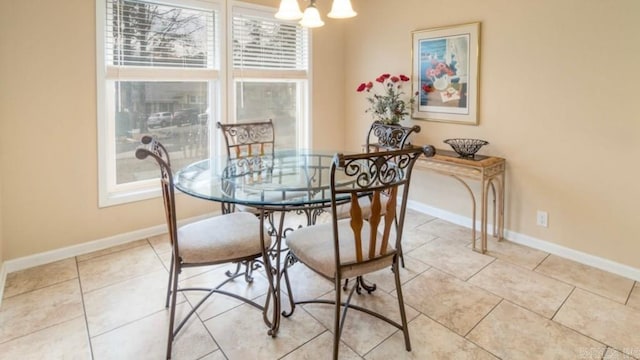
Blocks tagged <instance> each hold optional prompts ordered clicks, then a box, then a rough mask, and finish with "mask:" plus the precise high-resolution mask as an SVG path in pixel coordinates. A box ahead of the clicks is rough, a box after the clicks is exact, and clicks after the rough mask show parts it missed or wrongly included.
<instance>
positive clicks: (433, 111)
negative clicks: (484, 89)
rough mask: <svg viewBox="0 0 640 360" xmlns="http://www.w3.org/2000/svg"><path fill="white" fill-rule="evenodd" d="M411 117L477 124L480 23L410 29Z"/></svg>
mask: <svg viewBox="0 0 640 360" xmlns="http://www.w3.org/2000/svg"><path fill="white" fill-rule="evenodd" d="M412 40H413V54H412V58H413V60H412V61H413V76H412V79H413V80H412V85H413V93H415V92H418V91H419V92H420V95H419V96H418V98H417V100H416V106H415V107H414V109H413V113H412V117H413V118H415V119H425V120H432V121H444V122H452V123H460V124H469V125H477V124H478V89H479V87H478V61H479V58H480V45H479V40H480V23H479V22H476V23H470V24H462V25H455V26H448V27H441V28H435V29H426V30H417V31H414V32H412Z"/></svg>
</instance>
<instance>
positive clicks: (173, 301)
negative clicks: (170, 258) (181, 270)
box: [167, 263, 178, 359]
mask: <svg viewBox="0 0 640 360" xmlns="http://www.w3.org/2000/svg"><path fill="white" fill-rule="evenodd" d="M172 265H173V266H172V267H171V273H172V275H173V276H171V275H169V276H170V277H171V278H172V280H173V282H172V284H171V309H170V310H169V336H168V338H167V359H171V348H172V345H173V338H174V331H173V324H174V321H175V318H176V299H177V298H178V264H176V263H173V264H172Z"/></svg>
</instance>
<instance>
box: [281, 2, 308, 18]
mask: <svg viewBox="0 0 640 360" xmlns="http://www.w3.org/2000/svg"><path fill="white" fill-rule="evenodd" d="M275 17H276V19H281V20H299V19H301V18H302V11H300V6H298V0H281V1H280V8H279V9H278V12H277V13H276V15H275Z"/></svg>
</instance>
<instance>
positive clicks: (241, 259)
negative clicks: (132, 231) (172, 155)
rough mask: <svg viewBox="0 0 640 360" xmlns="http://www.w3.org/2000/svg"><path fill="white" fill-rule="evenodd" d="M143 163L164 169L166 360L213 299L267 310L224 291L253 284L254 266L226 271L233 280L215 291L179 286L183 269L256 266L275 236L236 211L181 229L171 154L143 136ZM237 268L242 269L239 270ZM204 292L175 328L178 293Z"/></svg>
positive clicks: (140, 150)
mask: <svg viewBox="0 0 640 360" xmlns="http://www.w3.org/2000/svg"><path fill="white" fill-rule="evenodd" d="M136 157H137V158H138V159H140V160H145V159H147V158H149V157H150V158H152V159H153V160H155V161H156V162H157V164H158V166H159V167H160V182H161V187H162V197H163V200H164V208H165V216H166V222H167V227H168V232H169V240H170V242H171V247H172V253H171V264H170V268H169V282H168V286H167V297H166V302H165V306H166V307H167V308H170V310H169V311H170V318H169V319H170V320H169V336H168V339H167V359H170V358H171V350H172V344H173V340H174V338H175V336H176V335H177V334H178V332H179V331H180V329H182V327H183V326H184V325H185V323H186V322H187V320H189V318H190V317H191V316H192V315H193V314H194V313H195V312H196V310H197V309H198V308H199V307H200V305H202V304H203V303H204V302H205V301H206V300H207V299H208V298H209V297H210V296H211V295H213V294H215V293H218V294H223V295H227V296H231V297H233V298H235V299H238V300H241V301H244V302H246V303H247V304H249V305H252V306H254V307H256V308H258V309H260V310H262V311H263V316H264V314H265V312H264V311H265V310H264V306H263V305H261V304H258V303H256V302H255V301H253V300H251V299H247V298H244V297H242V296H241V295H238V294H235V293H232V292H228V291H225V290H223V289H222V287H223V286H224V285H225V284H227V283H228V282H230V281H233V280H234V279H235V278H237V277H239V276H244V277H245V280H246V281H248V282H251V279H252V278H251V271H252V270H255V268H256V267H252V266H246V269H247V271H246V272H243V273H240V272H239V271H236V272H235V273H228V274H229V276H228V278H226V279H225V280H224V281H222V282H221V283H220V284H218V285H217V286H215V287H213V288H202V287H198V288H189V287H179V286H178V283H179V281H178V277H179V275H180V273H181V271H182V269H183V268H186V267H198V266H209V265H216V264H224V263H237V264H245V265H246V264H257V263H260V261H261V260H260V259H261V257H262V256H263V254H264V253H265V251H266V250H265V249H268V247H269V246H270V245H271V237H270V236H268V235H267V234H266V231H264V230H262V229H261V228H260V220H259V219H257V218H256V217H255V216H253V215H251V214H248V213H232V214H225V215H220V216H214V217H211V218H208V219H204V220H200V221H196V222H192V223H190V224H187V225H184V226H181V227H179V228H178V226H177V223H176V201H175V190H174V181H173V172H172V170H171V166H170V164H171V162H170V160H169V151H167V148H166V147H165V146H164V145H162V144H161V143H160V142H159V141H157V140H156V139H155V138H153V137H151V136H143V137H142V140H141V144H140V146H138V148H137V149H136ZM238 268H239V266H238ZM185 291H203V292H205V296H204V297H203V298H202V299H201V300H200V301H199V302H198V303H197V304H195V306H193V309H191V310H190V311H189V312H188V313H187V315H186V316H185V317H184V318H183V319H182V320H181V321H180V323H179V324H178V325H177V326H174V323H175V317H176V299H177V297H178V293H179V292H185Z"/></svg>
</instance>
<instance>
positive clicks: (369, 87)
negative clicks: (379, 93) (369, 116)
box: [366, 81, 373, 91]
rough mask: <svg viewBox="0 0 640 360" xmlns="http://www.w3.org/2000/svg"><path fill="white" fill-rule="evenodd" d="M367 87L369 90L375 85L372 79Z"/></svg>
mask: <svg viewBox="0 0 640 360" xmlns="http://www.w3.org/2000/svg"><path fill="white" fill-rule="evenodd" d="M366 87H367V91H369V90H371V88H372V87H373V83H372V82H371V81H369V82H368V83H367V85H366Z"/></svg>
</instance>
